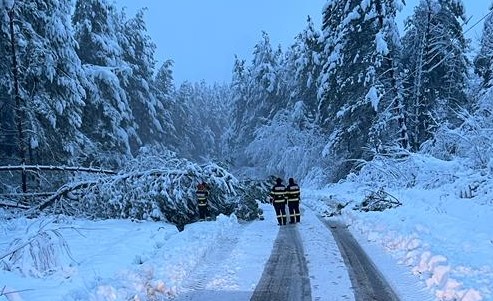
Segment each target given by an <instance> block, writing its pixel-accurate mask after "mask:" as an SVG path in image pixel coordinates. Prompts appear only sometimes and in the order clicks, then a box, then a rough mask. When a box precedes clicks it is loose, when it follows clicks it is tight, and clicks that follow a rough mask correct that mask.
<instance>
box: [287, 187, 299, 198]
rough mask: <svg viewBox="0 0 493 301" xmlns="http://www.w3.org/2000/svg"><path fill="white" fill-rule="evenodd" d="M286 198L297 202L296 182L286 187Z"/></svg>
mask: <svg viewBox="0 0 493 301" xmlns="http://www.w3.org/2000/svg"><path fill="white" fill-rule="evenodd" d="M286 198H287V199H288V202H299V201H300V187H299V186H298V185H296V184H294V185H288V187H286Z"/></svg>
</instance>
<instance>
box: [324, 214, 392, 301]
mask: <svg viewBox="0 0 493 301" xmlns="http://www.w3.org/2000/svg"><path fill="white" fill-rule="evenodd" d="M324 224H325V225H326V226H327V227H328V228H329V229H330V231H331V232H332V234H333V235H334V238H335V240H336V241H337V244H338V245H339V249H340V250H341V254H342V256H343V258H344V261H345V262H346V266H347V267H348V272H349V277H350V278H351V282H352V283H353V287H354V295H355V298H356V300H357V301H366V300H369V301H371V300H382V301H383V300H385V301H398V300H399V298H398V297H397V296H396V294H395V292H394V291H393V290H392V288H391V287H390V285H389V284H388V283H387V281H386V280H385V278H384V277H383V276H382V274H381V273H380V271H379V270H378V268H377V267H375V265H374V264H373V262H372V261H371V259H370V258H369V257H368V255H366V253H365V252H364V251H363V249H362V248H361V247H360V245H359V244H358V242H357V241H356V240H355V239H354V237H353V236H352V235H351V233H349V231H348V230H347V227H346V226H345V225H342V224H341V223H338V222H332V221H324Z"/></svg>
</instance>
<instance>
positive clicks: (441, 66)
mask: <svg viewBox="0 0 493 301" xmlns="http://www.w3.org/2000/svg"><path fill="white" fill-rule="evenodd" d="M465 19H466V17H465V11H464V5H463V4H462V1H460V0H421V1H420V3H419V5H418V6H417V7H416V9H415V12H414V14H413V15H412V16H411V17H410V18H409V19H408V20H407V22H406V33H405V36H404V38H403V48H404V52H403V64H404V69H405V70H406V72H407V73H406V76H405V78H406V80H405V81H404V87H405V90H406V99H408V100H409V101H408V103H407V106H408V107H409V108H410V110H409V129H410V132H411V133H412V134H411V142H412V143H411V146H412V149H413V150H418V149H419V148H420V145H421V144H422V143H423V142H424V141H426V140H428V139H430V138H431V137H432V134H433V131H434V129H436V128H437V126H439V125H440V124H443V123H451V124H455V125H457V124H458V122H459V120H457V118H456V117H455V116H456V111H457V110H458V109H460V108H461V107H464V106H467V104H468V103H467V97H466V95H465V88H466V83H467V69H468V66H469V62H468V60H467V57H466V52H465V51H466V50H467V47H468V44H467V41H466V39H465V38H464V35H463V31H462V26H461V21H464V20H465Z"/></svg>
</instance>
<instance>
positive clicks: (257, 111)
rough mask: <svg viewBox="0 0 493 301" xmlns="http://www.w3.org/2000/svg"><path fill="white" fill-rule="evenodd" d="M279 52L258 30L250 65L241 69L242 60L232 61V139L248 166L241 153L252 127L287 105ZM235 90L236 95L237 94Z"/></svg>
mask: <svg viewBox="0 0 493 301" xmlns="http://www.w3.org/2000/svg"><path fill="white" fill-rule="evenodd" d="M281 59H282V52H281V51H280V49H279V48H278V50H277V51H274V50H273V49H272V47H271V44H270V39H269V36H268V34H267V33H266V32H263V33H262V39H261V41H260V42H259V43H258V44H256V45H255V47H254V51H253V60H252V64H251V66H249V67H247V69H245V65H244V63H241V62H240V61H237V62H236V65H235V74H234V76H233V81H234V82H233V95H232V98H233V99H234V103H233V106H234V115H233V116H234V117H233V118H235V121H234V123H235V124H236V128H235V131H234V135H235V140H236V141H235V142H234V145H236V147H237V149H236V152H237V153H238V154H242V155H241V157H240V158H237V159H241V160H244V161H243V163H241V164H242V165H248V160H245V159H248V158H246V157H245V156H244V155H243V154H244V151H243V150H244V149H245V147H246V146H247V145H248V144H249V143H250V142H252V141H253V139H254V135H255V129H257V128H258V127H260V126H261V125H265V124H266V123H267V121H268V120H269V119H271V118H273V117H274V116H275V114H276V113H277V112H278V111H279V110H280V109H281V108H283V107H285V105H286V104H287V96H286V95H285V94H283V93H284V92H285V89H282V75H281V73H280V72H281V68H280V64H281ZM237 93H239V94H237Z"/></svg>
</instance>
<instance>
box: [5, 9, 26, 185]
mask: <svg viewBox="0 0 493 301" xmlns="http://www.w3.org/2000/svg"><path fill="white" fill-rule="evenodd" d="M9 19H10V20H9V21H10V43H11V51H12V75H13V78H14V97H15V123H16V124H17V133H18V138H19V141H18V144H19V145H18V146H19V157H20V164H21V165H24V164H25V163H26V146H25V141H24V140H25V139H24V129H23V128H22V122H23V121H24V120H23V119H24V108H23V107H22V104H21V96H20V95H19V70H18V68H17V56H16V52H15V35H14V8H12V9H11V10H10V11H9ZM21 179H22V192H23V193H26V192H27V177H26V171H25V170H22V171H21Z"/></svg>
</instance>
